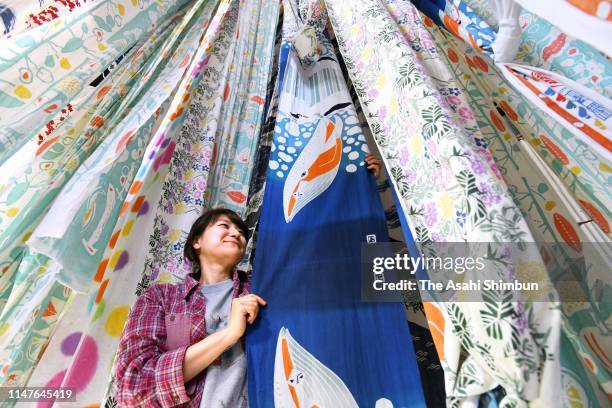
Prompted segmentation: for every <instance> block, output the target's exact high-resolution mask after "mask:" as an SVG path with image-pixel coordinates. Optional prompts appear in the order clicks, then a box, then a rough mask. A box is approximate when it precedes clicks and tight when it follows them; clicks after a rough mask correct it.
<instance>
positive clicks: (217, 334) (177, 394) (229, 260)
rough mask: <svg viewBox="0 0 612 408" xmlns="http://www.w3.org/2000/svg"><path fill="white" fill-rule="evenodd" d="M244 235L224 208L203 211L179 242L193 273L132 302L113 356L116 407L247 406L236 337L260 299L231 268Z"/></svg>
mask: <svg viewBox="0 0 612 408" xmlns="http://www.w3.org/2000/svg"><path fill="white" fill-rule="evenodd" d="M246 231H247V228H246V225H245V223H244V221H242V220H241V219H240V217H239V216H238V215H237V214H236V213H234V212H233V211H231V210H227V209H214V210H210V211H208V212H206V213H204V214H203V215H202V216H200V217H199V218H198V219H197V220H196V221H195V223H194V224H193V226H192V227H191V231H190V232H189V235H188V237H187V242H186V244H185V250H184V254H185V258H186V259H189V260H190V261H191V263H192V265H194V266H195V267H194V272H193V273H191V274H190V275H188V276H187V277H186V278H185V281H184V282H183V283H181V284H178V285H153V286H151V287H150V288H148V289H147V290H146V291H145V293H144V294H143V295H142V296H140V297H139V298H138V300H137V301H136V303H135V305H134V307H133V309H132V311H131V313H130V316H129V318H128V321H127V323H126V326H125V329H124V331H123V334H122V336H121V340H120V341H119V349H118V352H117V362H116V383H117V392H116V398H117V401H118V402H119V404H120V405H122V406H132V407H133V406H162V407H171V406H177V405H180V406H184V407H200V406H202V407H243V406H247V405H248V402H247V397H246V392H247V388H246V378H247V376H246V356H245V354H244V345H243V344H242V342H240V341H239V340H240V339H241V338H242V336H243V334H244V331H245V329H246V325H247V323H248V324H252V323H253V322H254V321H255V319H256V318H257V315H258V312H259V308H260V307H261V306H265V304H266V302H265V301H264V300H263V299H261V298H260V297H259V296H257V295H254V294H248V291H249V282H248V281H247V280H246V278H245V276H243V274H242V273H241V272H238V271H236V270H234V268H235V266H236V264H238V262H239V261H240V260H241V259H242V257H243V256H244V251H245V247H246V241H247V237H246ZM200 404H201V405H200Z"/></svg>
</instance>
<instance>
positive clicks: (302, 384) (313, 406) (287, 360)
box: [274, 327, 393, 408]
mask: <svg viewBox="0 0 612 408" xmlns="http://www.w3.org/2000/svg"><path fill="white" fill-rule="evenodd" d="M274 406H275V407H276V408H356V407H358V405H357V402H356V401H355V399H354V398H353V395H352V394H351V392H350V391H349V389H348V387H347V386H346V385H345V384H344V382H343V381H342V380H341V379H340V377H338V376H337V375H336V374H335V373H334V372H333V371H332V370H330V369H329V368H327V367H326V366H325V365H323V363H321V362H320V361H319V360H317V359H316V358H315V357H314V356H313V355H312V354H310V353H309V352H308V351H306V349H305V348H304V347H302V346H301V345H300V344H299V343H298V342H297V341H295V339H294V338H293V337H292V336H291V334H290V333H289V330H288V329H286V328H285V327H283V328H281V329H280V331H279V333H278V341H277V343H276V357H275V360H274ZM375 408H393V404H392V403H391V401H389V400H388V399H386V398H381V399H379V400H378V401H376V405H375Z"/></svg>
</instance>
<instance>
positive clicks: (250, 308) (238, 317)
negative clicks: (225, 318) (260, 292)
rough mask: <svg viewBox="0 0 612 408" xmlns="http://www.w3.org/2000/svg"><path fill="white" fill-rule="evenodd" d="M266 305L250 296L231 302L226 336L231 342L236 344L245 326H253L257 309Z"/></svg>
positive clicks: (255, 297) (261, 300) (259, 299)
mask: <svg viewBox="0 0 612 408" xmlns="http://www.w3.org/2000/svg"><path fill="white" fill-rule="evenodd" d="M265 305H267V302H266V301H265V300H263V299H262V298H260V297H259V296H257V295H254V294H250V295H246V296H242V297H239V298H235V299H234V300H232V309H231V311H230V318H229V323H228V324H227V334H228V336H229V338H230V339H231V340H232V341H233V342H237V341H238V340H239V339H240V338H241V337H242V336H243V335H244V331H245V330H246V324H247V323H248V324H253V322H254V321H255V319H257V315H258V314H259V308H260V307H261V306H265Z"/></svg>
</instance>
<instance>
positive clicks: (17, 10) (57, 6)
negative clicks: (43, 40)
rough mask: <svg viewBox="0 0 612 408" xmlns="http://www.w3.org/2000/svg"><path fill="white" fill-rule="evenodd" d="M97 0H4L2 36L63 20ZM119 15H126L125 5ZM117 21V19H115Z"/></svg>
mask: <svg viewBox="0 0 612 408" xmlns="http://www.w3.org/2000/svg"><path fill="white" fill-rule="evenodd" d="M95 1H96V0H51V1H45V0H42V1H41V0H4V1H3V2H2V3H1V4H0V22H1V23H3V26H0V38H1V37H3V36H5V37H14V36H17V35H19V34H22V33H23V32H25V31H27V30H31V29H34V28H37V27H39V26H42V25H44V24H47V23H49V22H51V21H53V22H54V23H58V22H61V21H62V20H63V19H64V17H66V16H68V15H69V14H70V13H73V12H75V13H80V12H82V11H83V10H82V8H84V7H86V6H92V3H94V2H95ZM117 15H118V16H123V15H125V6H123V5H121V7H118V8H117ZM113 19H114V18H113ZM114 22H115V23H116V22H117V20H115V21H114Z"/></svg>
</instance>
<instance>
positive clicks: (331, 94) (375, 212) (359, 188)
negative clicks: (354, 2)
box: [246, 1, 424, 407]
mask: <svg viewBox="0 0 612 408" xmlns="http://www.w3.org/2000/svg"><path fill="white" fill-rule="evenodd" d="M325 21H326V18H325V15H324V14H323V10H322V9H321V8H320V6H319V2H318V1H311V2H303V3H302V4H297V2H285V3H284V23H283V47H282V48H281V61H280V64H279V65H280V67H281V68H280V74H279V75H280V77H279V79H280V81H279V92H280V95H279V107H278V114H277V120H276V128H275V134H274V141H273V143H274V144H273V147H272V153H271V156H270V162H269V169H268V176H267V179H266V186H265V195H264V198H263V200H264V202H263V207H262V211H261V218H260V222H259V235H258V239H257V252H256V255H255V265H254V270H253V288H252V290H253V292H254V293H257V294H259V295H261V296H262V297H263V298H264V299H266V300H267V301H268V306H267V307H266V308H265V309H264V310H262V311H261V314H260V317H259V319H258V321H257V322H256V323H255V326H254V328H253V330H251V331H250V332H249V333H248V334H247V342H246V344H247V355H248V358H249V367H250V369H249V380H248V383H249V399H250V406H252V407H260V406H261V407H269V406H293V405H295V406H321V407H322V406H343V407H348V406H354V407H357V406H363V407H374V406H377V407H391V406H411V407H419V406H424V399H423V393H422V389H421V382H420V379H419V374H418V368H417V366H416V362H415V360H414V351H413V349H412V343H411V340H410V334H409V332H408V327H407V324H406V321H405V316H404V312H403V308H402V306H401V305H399V304H373V303H362V302H361V301H360V290H359V288H360V284H359V278H358V276H359V268H360V261H359V257H355V254H356V253H358V252H359V250H360V245H361V243H362V242H364V241H365V236H366V234H372V235H375V236H376V237H378V239H380V240H382V241H385V240H386V232H385V221H384V213H383V211H382V208H381V206H380V203H379V201H378V199H377V198H376V194H377V193H376V189H375V185H374V180H373V179H372V176H371V175H370V174H368V171H367V170H366V169H365V168H364V158H365V155H366V152H367V144H366V143H365V139H364V138H363V135H362V133H361V126H360V125H359V121H358V119H357V117H356V114H355V109H354V107H353V105H352V104H351V101H350V95H349V93H348V90H347V89H346V86H345V84H344V82H343V81H342V73H341V71H340V68H339V66H338V62H337V60H336V57H335V55H334V54H333V48H332V47H331V44H330V42H329V40H328V38H327V37H326V34H325V33H324V32H323V29H324V26H325ZM313 35H314V37H313ZM296 38H297V40H296ZM313 39H315V40H313ZM294 40H295V41H297V43H298V46H297V47H301V46H303V45H304V44H307V45H308V46H307V47H303V48H302V50H301V51H300V52H299V53H298V52H297V51H296V43H295V42H293V41H294ZM298 55H302V56H304V57H305V59H304V60H300V59H299V58H298ZM346 197H351V200H350V201H347V199H346ZM288 294H289V296H288ZM389 356H393V358H389ZM389 373H392V374H393V375H389Z"/></svg>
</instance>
